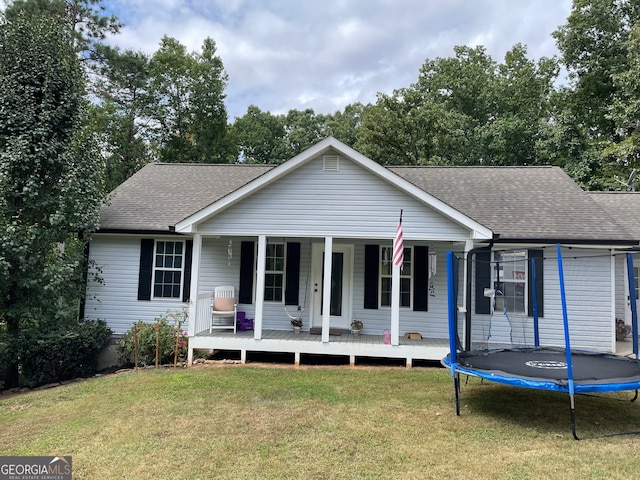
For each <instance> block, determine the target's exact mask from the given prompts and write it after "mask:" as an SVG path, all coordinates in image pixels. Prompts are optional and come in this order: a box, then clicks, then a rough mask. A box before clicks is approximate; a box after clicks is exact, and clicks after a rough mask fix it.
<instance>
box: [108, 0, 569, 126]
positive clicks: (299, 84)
mask: <svg viewBox="0 0 640 480" xmlns="http://www.w3.org/2000/svg"><path fill="white" fill-rule="evenodd" d="M102 3H103V5H105V6H106V7H107V8H108V9H109V10H110V11H112V12H113V13H115V14H116V15H117V16H118V17H119V18H120V20H121V21H122V22H124V24H125V28H124V29H123V30H122V31H121V33H120V34H118V35H116V36H114V37H112V38H110V39H109V43H111V44H112V45H117V46H120V47H122V48H132V49H134V50H142V51H145V52H147V53H150V54H151V53H153V52H155V51H156V50H157V49H158V47H159V42H160V39H161V38H162V36H163V35H168V36H170V37H174V38H176V39H177V40H178V41H180V42H181V43H182V44H183V45H185V46H186V47H187V49H188V50H189V51H196V50H200V48H201V46H202V42H203V40H204V39H205V38H206V37H210V38H212V39H213V40H214V41H215V42H216V45H217V48H218V54H219V55H220V57H221V59H222V62H223V64H224V66H225V69H226V71H227V73H228V75H229V82H228V85H227V91H226V93H227V102H226V104H227V109H228V113H229V120H230V121H233V119H234V118H235V117H237V116H242V115H243V114H244V113H245V112H246V110H247V107H248V106H249V105H251V104H253V105H256V106H258V107H259V108H260V109H261V110H263V111H270V112H271V113H274V114H278V113H286V112H287V111H289V110H290V109H293V108H295V109H299V110H302V109H305V108H313V109H314V110H315V111H316V113H333V112H335V111H337V110H342V109H343V108H344V106H345V105H347V104H349V103H353V102H362V103H368V102H374V101H375V99H376V93H378V92H383V93H391V92H392V91H393V90H394V89H396V88H401V87H407V86H409V85H410V84H411V83H414V82H415V81H416V80H417V78H418V70H419V68H420V66H421V65H422V64H423V63H424V61H425V60H426V59H435V58H437V57H450V56H453V55H454V53H453V47H454V46H456V45H469V46H475V45H484V46H485V47H486V49H487V51H488V53H489V54H490V55H491V56H492V57H493V58H494V59H495V60H497V61H501V60H502V59H503V58H504V54H505V52H506V51H507V50H509V49H510V48H511V47H512V46H513V45H514V44H516V43H523V44H525V45H527V47H528V52H529V56H530V58H535V59H537V58H539V57H541V56H553V55H556V54H557V53H558V52H557V50H556V46H555V42H554V40H553V38H552V37H551V32H553V31H554V30H555V29H556V28H557V27H558V26H559V25H562V24H564V23H565V20H566V18H567V16H568V15H569V13H570V10H571V0H324V1H320V0H262V1H260V0H104V1H103V2H102Z"/></svg>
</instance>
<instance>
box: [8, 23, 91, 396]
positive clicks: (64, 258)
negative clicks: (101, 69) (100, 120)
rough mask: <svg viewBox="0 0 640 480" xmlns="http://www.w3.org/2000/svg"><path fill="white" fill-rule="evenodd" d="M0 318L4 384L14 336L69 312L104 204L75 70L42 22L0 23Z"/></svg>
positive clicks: (12, 377)
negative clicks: (6, 356) (4, 353)
mask: <svg viewBox="0 0 640 480" xmlns="http://www.w3.org/2000/svg"><path fill="white" fill-rule="evenodd" d="M0 46H1V48H0V245H2V249H0V312H1V313H0V321H1V322H2V323H3V324H4V325H5V327H6V334H7V335H8V336H9V341H8V348H9V355H10V361H9V365H8V368H7V372H6V376H5V387H11V386H16V385H17V384H18V358H17V355H18V354H17V352H18V348H19V342H20V338H21V334H22V332H23V330H25V329H29V328H32V329H33V328H36V327H38V328H46V327H47V325H50V324H51V322H52V321H54V320H58V319H60V318H62V317H64V316H65V315H68V314H69V312H70V311H73V310H76V315H77V300H78V296H79V293H80V292H79V288H81V284H82V281H81V279H82V266H83V252H84V247H83V246H84V244H85V243H86V241H87V239H88V238H89V234H90V232H91V231H92V230H93V229H94V228H95V227H96V225H97V222H98V211H99V206H100V204H101V202H102V200H103V186H102V184H103V182H102V168H101V166H102V162H101V159H100V155H99V152H98V151H97V148H96V145H95V142H94V141H93V140H92V137H91V135H90V132H88V131H87V130H86V129H83V123H82V122H83V112H84V110H85V107H86V104H85V100H84V93H85V90H84V81H83V74H82V67H81V66H80V63H79V61H78V59H77V57H76V54H75V51H74V50H73V48H72V46H71V45H70V43H69V42H68V39H67V38H66V37H65V35H64V34H63V33H62V32H61V31H60V29H59V28H58V27H57V24H56V23H55V22H52V20H51V18H49V17H46V16H45V17H40V18H34V17H31V18H30V19H29V18H27V17H26V16H18V17H17V18H15V19H13V20H12V21H11V22H7V21H1V22H0Z"/></svg>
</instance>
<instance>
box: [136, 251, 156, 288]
mask: <svg viewBox="0 0 640 480" xmlns="http://www.w3.org/2000/svg"><path fill="white" fill-rule="evenodd" d="M154 244H155V242H154V240H153V239H152V238H143V239H142V240H140V270H139V273H138V300H151V277H152V276H153V247H154Z"/></svg>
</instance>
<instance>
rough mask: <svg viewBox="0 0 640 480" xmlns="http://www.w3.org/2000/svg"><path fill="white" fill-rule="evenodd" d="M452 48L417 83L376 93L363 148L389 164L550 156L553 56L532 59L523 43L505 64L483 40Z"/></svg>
mask: <svg viewBox="0 0 640 480" xmlns="http://www.w3.org/2000/svg"><path fill="white" fill-rule="evenodd" d="M454 51H455V57H451V58H437V59H435V60H427V61H425V63H424V64H423V66H422V68H421V69H420V74H419V78H418V82H417V83H416V84H414V85H411V86H410V87H407V88H402V89H398V90H396V91H394V93H393V95H384V94H380V95H379V96H378V100H377V102H376V104H375V105H374V106H372V107H371V108H369V109H368V110H367V112H366V114H365V115H364V116H363V120H362V126H361V127H360V129H359V132H358V148H359V149H360V150H361V151H362V152H363V153H364V154H366V155H368V156H370V157H371V158H373V159H375V160H377V161H378V162H381V163H384V164H407V165H530V164H536V163H546V162H547V161H548V160H549V158H548V157H541V154H542V153H546V152H548V150H545V149H544V147H545V145H546V144H545V141H546V139H547V137H548V135H549V125H550V122H549V115H550V96H551V93H552V91H553V81H554V79H555V77H556V75H557V66H556V62H555V60H553V59H546V58H542V59H540V60H539V61H538V62H537V63H536V62H534V61H532V60H529V59H528V58H527V56H526V48H525V47H524V46H522V45H516V46H514V47H513V48H512V49H511V50H510V51H509V52H507V54H506V55H505V61H504V63H502V64H498V63H497V62H495V61H494V60H493V59H492V58H491V57H490V56H489V55H488V54H487V53H486V52H485V49H484V47H481V46H478V47H475V48H470V47H466V46H458V47H455V48H454Z"/></svg>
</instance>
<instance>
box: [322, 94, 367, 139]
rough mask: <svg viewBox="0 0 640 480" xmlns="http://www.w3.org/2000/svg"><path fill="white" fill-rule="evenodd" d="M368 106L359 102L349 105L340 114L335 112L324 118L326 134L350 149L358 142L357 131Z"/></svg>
mask: <svg viewBox="0 0 640 480" xmlns="http://www.w3.org/2000/svg"><path fill="white" fill-rule="evenodd" d="M368 107H370V105H363V104H361V103H360V102H356V103H351V104H349V105H347V106H346V107H344V110H343V111H342V112H340V111H337V112H335V113H334V114H333V115H328V116H327V117H326V122H325V123H326V129H325V131H326V133H327V135H331V136H332V137H335V138H337V139H338V140H340V141H341V142H343V143H346V144H347V145H349V146H350V147H355V146H356V143H357V142H358V130H359V129H360V126H361V125H362V118H363V116H364V114H365V112H366V111H367V109H368Z"/></svg>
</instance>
